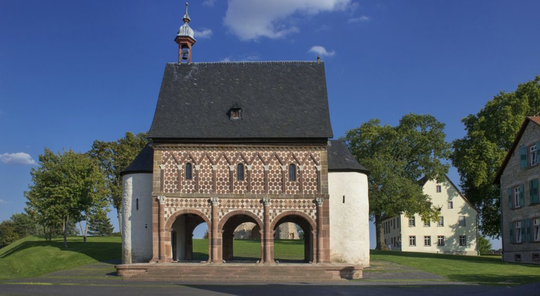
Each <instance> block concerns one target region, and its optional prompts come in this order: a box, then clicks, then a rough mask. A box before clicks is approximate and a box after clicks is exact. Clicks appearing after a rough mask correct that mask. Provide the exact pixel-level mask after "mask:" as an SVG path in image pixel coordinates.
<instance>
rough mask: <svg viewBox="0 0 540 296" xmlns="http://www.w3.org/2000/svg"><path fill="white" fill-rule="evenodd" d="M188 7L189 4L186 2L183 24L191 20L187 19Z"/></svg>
mask: <svg viewBox="0 0 540 296" xmlns="http://www.w3.org/2000/svg"><path fill="white" fill-rule="evenodd" d="M188 6H189V3H187V2H186V13H185V14H184V18H183V20H184V23H189V22H190V21H191V18H189V14H188Z"/></svg>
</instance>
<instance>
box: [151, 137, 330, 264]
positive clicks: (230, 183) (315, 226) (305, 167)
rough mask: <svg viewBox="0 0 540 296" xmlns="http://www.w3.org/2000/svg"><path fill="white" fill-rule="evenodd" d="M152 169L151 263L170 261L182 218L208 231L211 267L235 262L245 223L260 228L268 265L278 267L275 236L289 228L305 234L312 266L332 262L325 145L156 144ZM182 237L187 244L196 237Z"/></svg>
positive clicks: (264, 256)
mask: <svg viewBox="0 0 540 296" xmlns="http://www.w3.org/2000/svg"><path fill="white" fill-rule="evenodd" d="M242 167H243V174H242V173H241V172H240V173H239V171H238V170H242ZM153 169H154V174H153V193H152V195H153V199H154V210H153V232H154V236H153V237H154V247H153V249H154V259H153V261H155V262H170V261H171V260H172V253H171V248H174V243H173V242H172V241H171V237H174V236H171V233H172V232H175V231H176V230H175V229H172V225H173V223H174V222H175V220H176V219H177V218H178V217H180V216H182V215H192V216H193V215H194V216H198V217H200V218H202V220H204V221H206V223H207V224H208V229H209V233H210V246H209V250H210V252H209V253H210V258H209V261H210V262H214V263H220V262H221V261H222V260H223V259H227V258H232V239H233V237H234V235H233V231H234V229H236V227H237V226H238V225H239V223H240V222H241V223H244V222H252V223H255V224H257V225H258V226H259V227H260V228H259V229H261V237H262V246H261V247H262V249H263V255H262V258H261V260H262V261H263V262H265V263H273V262H274V260H273V239H274V232H275V229H276V228H277V227H278V226H279V224H281V223H285V222H293V223H297V224H298V225H300V227H302V228H303V230H304V233H306V235H305V240H306V241H305V242H306V244H305V247H306V249H305V254H306V260H307V261H314V262H328V261H329V235H330V234H329V210H328V202H326V203H325V202H324V201H325V200H327V199H328V165H327V150H326V146H325V145H324V146H323V145H319V146H317V145H311V146H307V145H306V146H284V145H275V146H270V145H269V146H262V145H261V146H256V145H253V146H248V145H223V146H214V145H202V144H201V145H183V144H176V145H173V144H167V145H159V144H154V164H153ZM291 170H292V171H291ZM190 171H191V172H190ZM239 177H240V178H239ZM242 177H243V178H242ZM242 217H244V218H242ZM241 219H244V220H241ZM199 221H201V220H199ZM229 221H232V222H230V223H228V222H229ZM235 223H236V224H235ZM231 227H232V228H231ZM182 231H184V230H182ZM191 231H192V230H191ZM229 232H230V233H229ZM182 235H185V236H186V238H185V240H186V242H187V244H190V241H191V238H190V237H188V236H190V235H191V234H182Z"/></svg>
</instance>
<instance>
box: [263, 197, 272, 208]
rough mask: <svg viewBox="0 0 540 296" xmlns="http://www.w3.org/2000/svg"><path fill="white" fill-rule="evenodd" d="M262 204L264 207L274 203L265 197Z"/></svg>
mask: <svg viewBox="0 0 540 296" xmlns="http://www.w3.org/2000/svg"><path fill="white" fill-rule="evenodd" d="M261 203H262V204H263V206H269V205H270V204H271V203H272V200H271V199H270V197H264V198H263V199H261Z"/></svg>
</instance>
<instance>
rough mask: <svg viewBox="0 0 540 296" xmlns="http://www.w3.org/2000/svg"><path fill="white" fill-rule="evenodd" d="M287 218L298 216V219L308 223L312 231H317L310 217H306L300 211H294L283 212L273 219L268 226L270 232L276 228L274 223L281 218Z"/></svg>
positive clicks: (315, 224)
mask: <svg viewBox="0 0 540 296" xmlns="http://www.w3.org/2000/svg"><path fill="white" fill-rule="evenodd" d="M287 216H299V217H302V218H304V219H305V220H306V221H307V222H308V223H309V225H310V226H311V229H312V230H316V229H317V223H315V221H313V219H312V218H311V217H310V216H308V215H307V214H306V213H304V212H300V211H296V210H291V211H285V212H283V213H281V214H279V215H278V216H277V217H276V218H274V219H273V220H272V223H271V224H270V229H272V230H273V229H275V228H276V226H277V225H276V223H277V222H279V220H281V219H282V218H285V217H287Z"/></svg>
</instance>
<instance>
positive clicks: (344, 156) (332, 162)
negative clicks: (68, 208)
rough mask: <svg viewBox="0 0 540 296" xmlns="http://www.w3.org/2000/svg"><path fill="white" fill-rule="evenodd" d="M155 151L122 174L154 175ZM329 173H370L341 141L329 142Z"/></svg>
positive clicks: (143, 152) (147, 152)
mask: <svg viewBox="0 0 540 296" xmlns="http://www.w3.org/2000/svg"><path fill="white" fill-rule="evenodd" d="M153 160H154V149H153V148H152V147H150V146H149V145H146V147H144V148H143V150H141V152H140V153H139V155H137V157H135V160H133V162H132V163H131V164H130V165H129V166H128V167H127V168H126V169H125V170H124V171H123V172H122V175H125V174H135V173H152V169H153V168H152V162H153ZM328 171H330V172H361V173H364V174H369V171H368V170H367V169H366V168H364V167H363V166H361V165H360V164H359V163H358V162H357V161H356V159H354V156H353V155H352V154H351V153H350V152H349V149H347V146H345V144H344V143H343V142H341V141H335V140H334V141H328Z"/></svg>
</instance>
